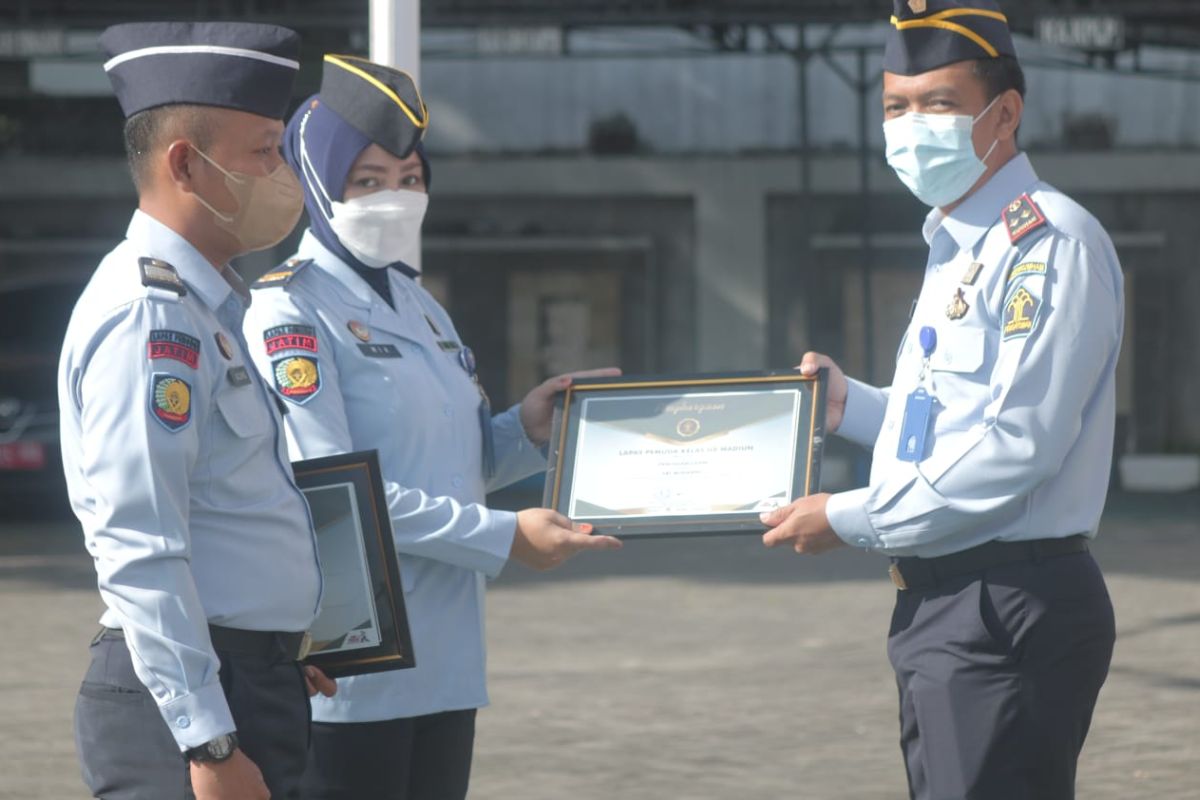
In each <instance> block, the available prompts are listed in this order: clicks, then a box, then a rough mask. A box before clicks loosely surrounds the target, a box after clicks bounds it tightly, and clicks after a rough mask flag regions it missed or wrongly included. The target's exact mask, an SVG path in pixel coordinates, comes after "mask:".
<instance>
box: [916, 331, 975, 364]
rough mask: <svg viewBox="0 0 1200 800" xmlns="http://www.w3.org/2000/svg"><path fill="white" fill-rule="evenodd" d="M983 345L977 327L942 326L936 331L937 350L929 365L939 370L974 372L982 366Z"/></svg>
mask: <svg viewBox="0 0 1200 800" xmlns="http://www.w3.org/2000/svg"><path fill="white" fill-rule="evenodd" d="M985 346H986V342H985V341H984V332H983V331H982V330H980V329H979V328H944V329H942V330H939V331H938V343H937V350H935V351H934V353H933V357H932V358H930V359H929V366H930V367H932V368H933V369H935V370H937V371H939V372H976V371H978V369H979V368H980V367H981V366H983V351H984V347H985Z"/></svg>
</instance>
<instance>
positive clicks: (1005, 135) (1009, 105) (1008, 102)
mask: <svg viewBox="0 0 1200 800" xmlns="http://www.w3.org/2000/svg"><path fill="white" fill-rule="evenodd" d="M996 105H998V106H1000V108H999V109H998V111H999V112H1000V122H999V124H998V125H997V126H996V138H997V139H1001V140H1004V139H1015V138H1016V136H1017V129H1018V128H1020V127H1021V115H1022V114H1024V113H1025V100H1024V99H1023V98H1022V97H1021V93H1020V92H1018V91H1017V90H1016V89H1009V90H1008V91H1007V92H1005V93H1004V94H1003V95H1001V96H1000V99H999V100H997V101H996Z"/></svg>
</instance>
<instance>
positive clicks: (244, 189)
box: [192, 146, 304, 253]
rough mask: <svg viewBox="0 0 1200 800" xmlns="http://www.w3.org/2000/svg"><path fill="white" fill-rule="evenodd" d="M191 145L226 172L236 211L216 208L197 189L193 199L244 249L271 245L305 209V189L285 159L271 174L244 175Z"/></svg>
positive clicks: (246, 250)
mask: <svg viewBox="0 0 1200 800" xmlns="http://www.w3.org/2000/svg"><path fill="white" fill-rule="evenodd" d="M192 149H193V150H195V151H196V152H197V153H199V154H200V157H201V158H203V159H204V160H205V161H207V162H208V163H210V164H212V165H213V166H214V167H216V168H217V169H219V170H220V171H221V174H223V175H224V176H225V186H226V188H228V189H229V192H230V194H232V195H233V196H234V199H236V200H237V204H238V206H237V211H235V212H233V213H232V214H224V213H222V212H220V211H217V210H216V209H215V208H213V207H212V206H211V205H209V204H208V202H207V201H205V199H204V198H203V197H201V196H200V195H199V193H195V195H196V199H197V200H199V201H200V204H201V205H202V206H204V207H205V208H207V209H208V210H209V211H211V212H212V214H213V216H214V217H216V218H217V225H218V226H219V227H221V228H224V229H225V230H227V231H229V233H231V234H233V236H234V237H235V238H236V239H237V240H238V242H240V243H241V245H242V248H243V249H244V252H247V253H252V252H254V251H255V250H266V249H267V248H268V247H273V246H274V245H277V244H279V243H280V242H281V241H283V239H284V237H285V236H287V235H288V234H289V233H291V232H292V229H293V228H295V227H296V223H297V222H299V221H300V212H301V211H303V210H304V192H303V190H302V189H301V188H300V181H298V180H296V175H295V173H293V172H292V170H291V167H289V166H288V165H287V164H286V163H283V162H280V164H279V166H278V167H276V168H275V170H274V171H273V172H272V173H271V174H270V175H263V176H259V175H247V174H245V173H243V172H230V171H229V170H227V169H225V168H224V167H222V166H221V165H220V164H218V163H217V162H215V161H213V160H212V159H211V158H209V157H208V156H207V155H206V154H205V153H204V152H203V151H201V150H200V149H199V148H197V147H194V146H193V147H192Z"/></svg>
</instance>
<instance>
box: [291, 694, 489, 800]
mask: <svg viewBox="0 0 1200 800" xmlns="http://www.w3.org/2000/svg"><path fill="white" fill-rule="evenodd" d="M474 747H475V709H473V708H471V709H467V710H464V711H444V712H442V713H439V714H426V715H424V716H420V717H408V718H405V719H389V720H383V721H380V722H349V723H322V722H317V723H314V724H313V737H312V749H311V751H310V752H309V761H308V772H307V773H306V774H305V776H304V790H303V795H302V796H303V798H304V800H367V799H368V798H369V799H370V800H463V798H465V797H466V796H467V786H468V784H469V783H470V779H471V758H472V754H473V752H474Z"/></svg>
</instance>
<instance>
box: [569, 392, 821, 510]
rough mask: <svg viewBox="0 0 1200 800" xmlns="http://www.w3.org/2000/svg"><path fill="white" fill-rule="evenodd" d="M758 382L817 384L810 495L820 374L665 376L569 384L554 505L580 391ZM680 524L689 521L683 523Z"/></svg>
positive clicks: (808, 467) (807, 476)
mask: <svg viewBox="0 0 1200 800" xmlns="http://www.w3.org/2000/svg"><path fill="white" fill-rule="evenodd" d="M756 383H812V384H814V386H813V399H812V410H811V415H810V418H809V421H808V431H809V436H808V455H807V459H806V463H805V470H804V493H805V494H809V493H810V492H812V489H813V486H812V473H813V448H814V447H815V446H816V443H815V442H814V441H813V438H814V437H813V435H812V434H813V433H814V432H815V430H816V427H817V410H818V409H819V408H820V407H821V406H820V405H818V404H819V403H823V402H824V399H823V398H822V397H821V388H822V386H823V381H821V380H820V378H819V376H817V375H813V376H809V375H801V374H799V373H797V374H795V375H751V376H743V377H740V378H739V377H728V378H692V379H688V378H677V379H664V380H639V381H626V382H614V383H595V384H583V385H581V386H576V385H575V384H574V383H572V384H570V385H569V386H567V390H566V394H565V396H564V397H563V411H562V423H561V425H560V427H559V433H558V454H557V455H558V458H557V462H558V463H557V464H556V468H555V470H554V489H553V493H552V495H551V499H552V501H553V502H552V504H551V508H554V509H556V510H557V509H558V505H559V503H560V502H561V501H562V480H563V472H564V466H565V464H564V463H563V461H564V454H565V452H566V445H567V431H568V430H569V429H570V427H571V425H570V423H571V405H572V398H573V397H574V395H575V393H576V392H580V393H582V392H603V391H611V390H615V389H669V388H680V387H686V388H690V387H693V386H695V387H700V386H735V385H744V384H756ZM793 499H794V498H793ZM680 524H686V523H685V522H681V523H680Z"/></svg>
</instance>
